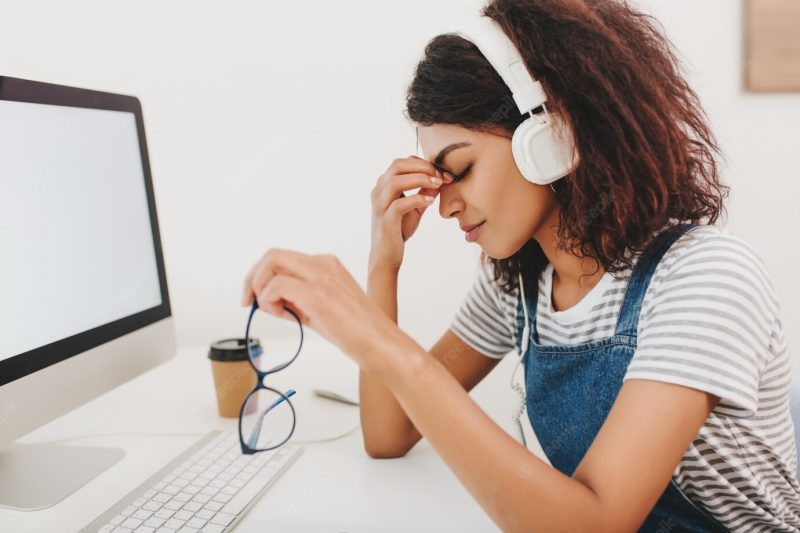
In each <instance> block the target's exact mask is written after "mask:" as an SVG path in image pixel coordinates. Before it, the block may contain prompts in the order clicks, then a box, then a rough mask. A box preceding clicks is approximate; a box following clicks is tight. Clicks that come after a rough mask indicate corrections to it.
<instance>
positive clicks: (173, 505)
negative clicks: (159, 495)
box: [164, 500, 183, 513]
mask: <svg viewBox="0 0 800 533" xmlns="http://www.w3.org/2000/svg"><path fill="white" fill-rule="evenodd" d="M181 507H183V502H179V501H178V500H170V501H168V502H167V503H165V504H164V508H165V509H169V510H170V511H172V512H173V513H174V512H175V511H177V510H178V509H180V508H181Z"/></svg>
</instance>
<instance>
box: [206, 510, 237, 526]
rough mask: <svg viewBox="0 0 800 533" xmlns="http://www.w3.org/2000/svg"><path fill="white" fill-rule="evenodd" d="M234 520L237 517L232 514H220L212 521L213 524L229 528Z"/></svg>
mask: <svg viewBox="0 0 800 533" xmlns="http://www.w3.org/2000/svg"><path fill="white" fill-rule="evenodd" d="M234 518H236V517H235V516H233V515H232V514H228V513H222V512H220V513H217V514H215V515H214V518H212V519H211V523H212V524H219V525H220V526H227V525H228V524H230V523H231V522H233V519H234Z"/></svg>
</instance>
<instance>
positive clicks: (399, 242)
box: [369, 156, 452, 270]
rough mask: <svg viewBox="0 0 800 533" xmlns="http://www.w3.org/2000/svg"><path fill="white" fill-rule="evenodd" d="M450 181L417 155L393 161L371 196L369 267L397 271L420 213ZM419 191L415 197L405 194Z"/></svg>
mask: <svg viewBox="0 0 800 533" xmlns="http://www.w3.org/2000/svg"><path fill="white" fill-rule="evenodd" d="M450 181H452V178H450V177H449V176H447V177H445V176H443V174H442V173H441V172H439V171H438V170H437V169H436V167H434V166H433V164H432V163H431V162H430V161H427V160H425V159H422V158H420V157H417V156H410V157H406V158H403V159H395V160H394V161H393V162H392V164H391V165H389V168H388V169H386V172H384V173H383V174H382V175H381V176H380V177H379V178H378V182H377V183H376V184H375V187H374V188H373V189H372V192H371V193H370V198H371V199H372V248H371V250H370V254H369V263H370V268H371V269H372V268H390V269H397V270H399V268H400V265H401V264H402V262H403V251H404V249H405V242H406V241H407V240H408V239H409V238H410V237H411V236H412V235H413V234H414V232H415V231H416V230H417V227H418V226H419V222H420V219H421V218H422V214H423V213H424V212H425V210H426V209H427V208H428V206H429V205H431V204H432V203H433V200H434V199H435V198H436V196H437V195H438V194H439V187H440V186H441V184H442V183H447V182H450ZM417 188H419V189H420V191H419V192H418V193H417V194H412V195H411V196H406V195H405V192H406V191H409V190H413V189H417Z"/></svg>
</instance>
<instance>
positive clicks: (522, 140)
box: [457, 16, 579, 185]
mask: <svg viewBox="0 0 800 533" xmlns="http://www.w3.org/2000/svg"><path fill="white" fill-rule="evenodd" d="M457 34H458V35H459V36H461V37H463V38H464V39H466V40H468V41H470V42H472V43H473V44H474V45H475V46H477V47H478V49H479V50H480V51H481V53H482V54H483V56H484V57H485V58H486V59H487V61H489V63H490V64H491V65H492V67H494V69H495V70H496V71H497V73H498V74H500V77H501V78H503V81H504V82H505V84H506V85H508V88H509V89H511V94H512V95H513V96H514V102H516V104H517V107H518V108H519V112H520V113H522V114H523V115H525V114H530V117H528V118H527V119H526V120H525V121H524V122H523V123H522V124H520V125H519V126H518V127H517V129H516V130H515V131H514V136H513V138H512V139H511V151H512V154H513V156H514V161H515V162H516V164H517V167H518V168H519V171H520V173H521V174H522V175H523V176H524V177H525V179H527V180H528V181H530V182H532V183H536V184H538V185H547V184H548V183H552V182H554V181H556V180H558V179H560V178H563V177H564V176H566V175H567V174H569V173H570V172H572V171H573V170H575V168H576V167H577V166H578V162H579V157H578V152H577V150H575V149H574V139H573V137H572V133H571V131H570V128H568V127H567V126H566V124H564V123H563V121H561V120H560V119H559V117H558V115H557V114H555V113H549V112H548V111H547V108H546V107H545V105H544V104H545V103H546V102H547V95H546V94H545V92H544V88H543V87H542V84H541V83H539V82H538V81H536V80H535V79H533V76H532V75H531V73H530V72H529V71H528V67H527V66H526V65H525V60H524V59H523V58H522V56H520V54H519V51H518V50H517V49H516V47H515V46H514V43H512V42H511V39H509V38H508V36H507V35H506V34H505V32H504V31H503V29H502V28H501V27H500V25H499V24H498V23H497V22H495V21H494V20H493V19H491V18H489V17H483V16H482V17H478V20H477V21H475V22H474V23H473V24H472V25H470V26H469V27H468V28H466V29H465V30H463V31H458V32H457ZM540 106H541V107H542V108H543V109H544V112H542V113H539V114H536V115H534V114H533V110H534V109H536V108H538V107H540Z"/></svg>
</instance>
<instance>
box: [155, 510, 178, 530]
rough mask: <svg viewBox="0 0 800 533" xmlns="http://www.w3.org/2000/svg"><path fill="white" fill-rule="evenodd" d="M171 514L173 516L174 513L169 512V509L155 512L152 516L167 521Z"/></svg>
mask: <svg viewBox="0 0 800 533" xmlns="http://www.w3.org/2000/svg"><path fill="white" fill-rule="evenodd" d="M173 514H175V512H174V511H170V510H169V509H161V510H160V511H158V512H156V514H154V515H153V516H155V517H156V518H160V519H162V520H169V519H170V518H172V515H173ZM156 527H161V526H156Z"/></svg>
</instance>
